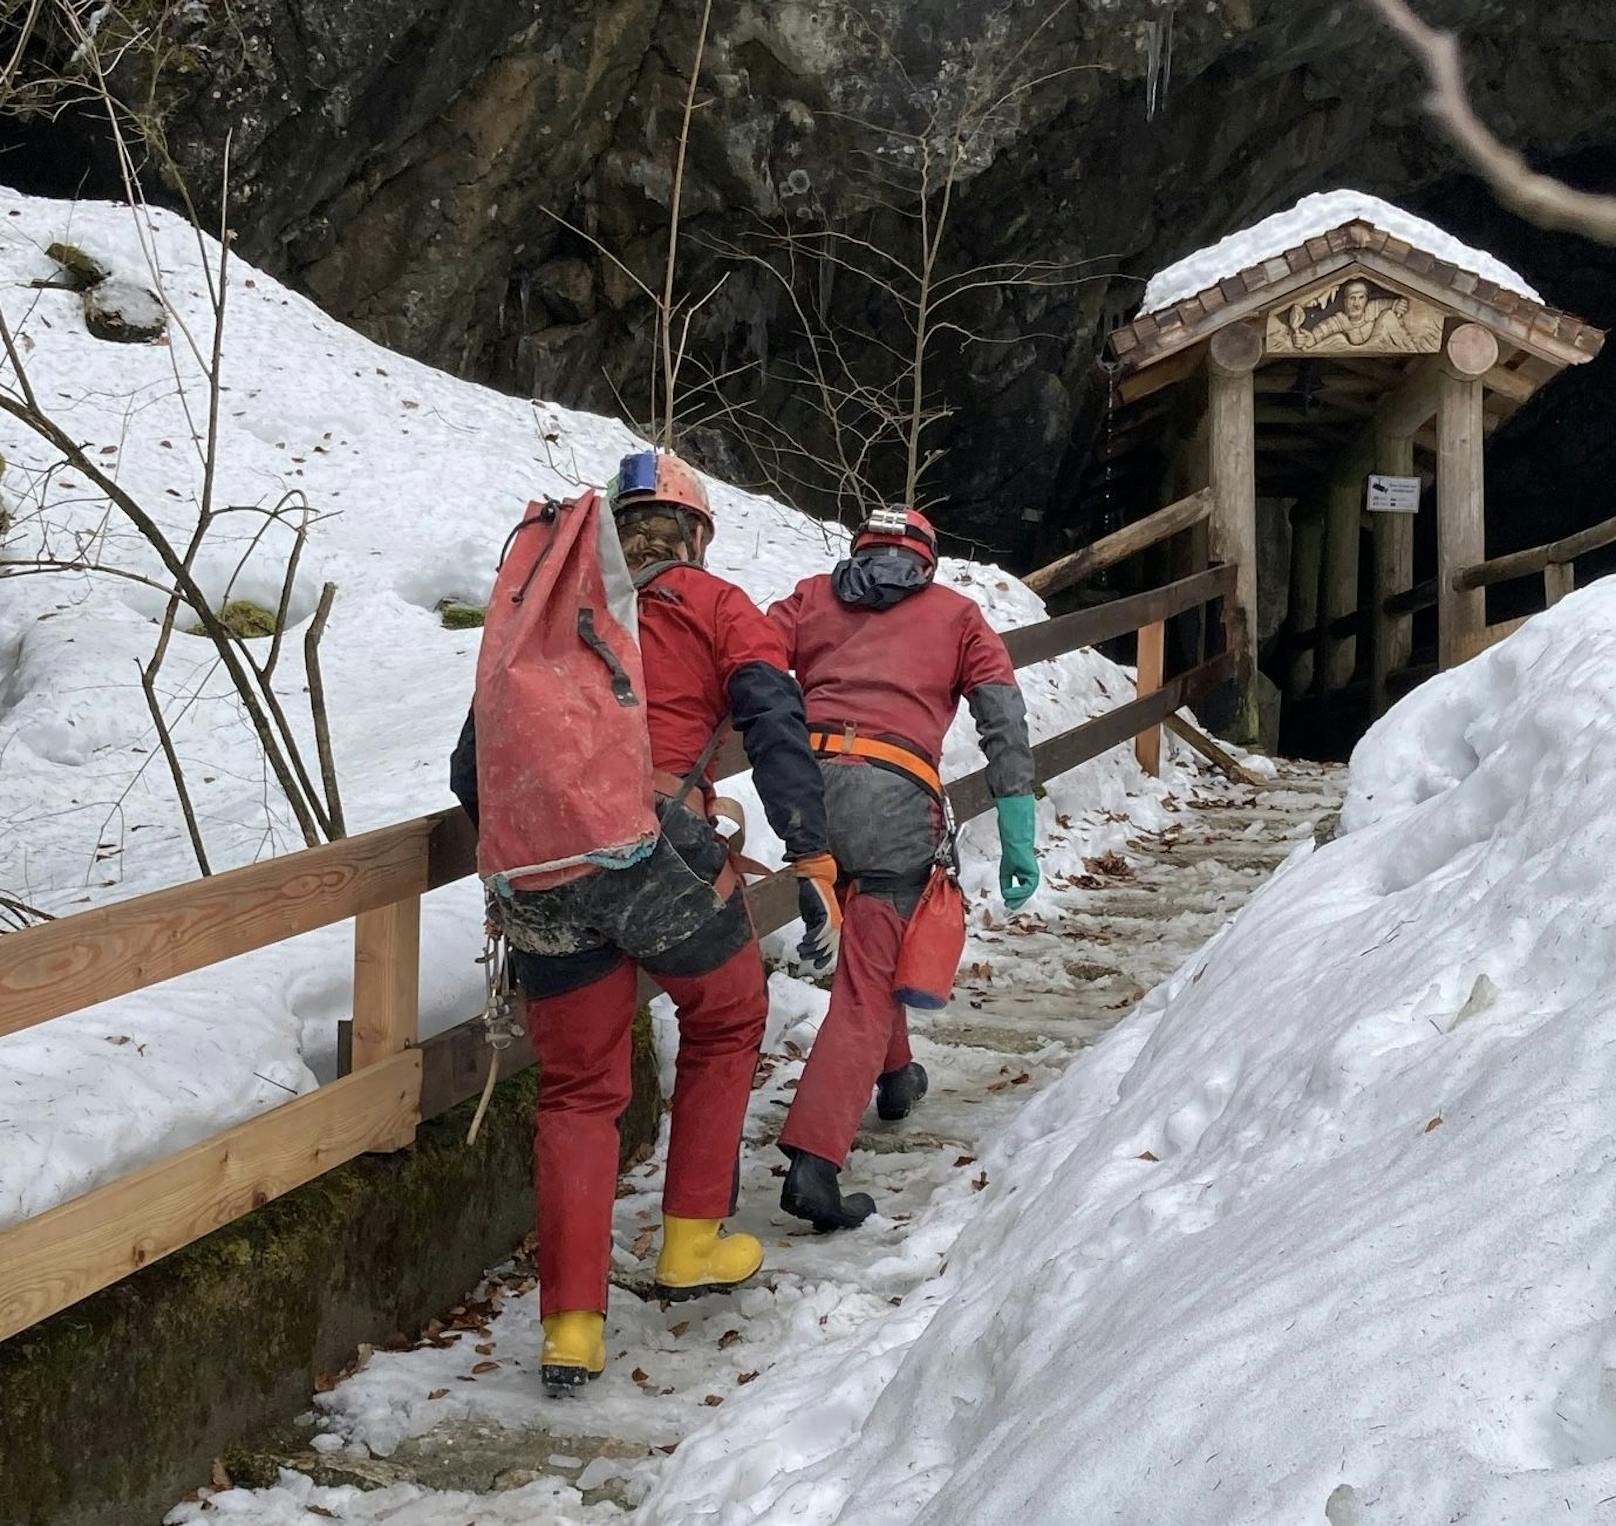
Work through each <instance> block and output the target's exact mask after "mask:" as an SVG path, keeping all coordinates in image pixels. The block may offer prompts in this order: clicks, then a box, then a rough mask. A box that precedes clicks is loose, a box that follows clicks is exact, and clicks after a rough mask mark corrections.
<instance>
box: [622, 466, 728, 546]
mask: <svg viewBox="0 0 1616 1526" xmlns="http://www.w3.org/2000/svg"><path fill="white" fill-rule="evenodd" d="M610 496H611V503H612V513H613V514H624V513H628V512H630V511H632V510H634V509H652V508H658V507H661V506H664V505H665V506H666V507H668V508H671V509H686V510H688V511H689V512H690V513H692V514H694V515H695V516H696V517H697V518H698V519H700V520H701V522H702V523H703V524H704V525H706V526H707V534H708V536H709V537H711V535H712V534H713V531H714V529H715V528H716V526H715V525H714V523H713V511H712V507H711V505H710V504H709V503H708V502H707V489H706V488H705V487H704V486H703V485H702V481H701V478H700V477H699V476H697V475H696V469H695V468H694V467H693V466H691V465H690V464H689V462H687V461H681V460H680V459H679V457H678V456H676V455H674V454H673V453H672V452H671V451H665V450H637V451H634V452H633V453H632V454H630V455H627V456H624V457H623V459H622V461H621V462H620V463H619V464H618V468H617V476H616V478H615V480H614V481H613V482H612V485H611V489H610Z"/></svg>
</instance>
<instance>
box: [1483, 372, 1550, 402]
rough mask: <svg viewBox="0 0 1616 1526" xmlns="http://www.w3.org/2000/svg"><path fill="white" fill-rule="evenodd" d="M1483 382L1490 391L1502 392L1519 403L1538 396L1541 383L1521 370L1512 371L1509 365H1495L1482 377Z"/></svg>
mask: <svg viewBox="0 0 1616 1526" xmlns="http://www.w3.org/2000/svg"><path fill="white" fill-rule="evenodd" d="M1482 382H1483V383H1484V384H1485V385H1486V387H1487V390H1488V391H1489V392H1497V393H1501V394H1502V395H1503V396H1504V397H1506V398H1509V399H1511V400H1512V401H1514V402H1517V403H1524V402H1526V401H1527V400H1528V399H1530V398H1534V397H1536V396H1537V394H1538V390H1539V387H1540V385H1541V384H1540V383H1538V382H1535V381H1533V380H1532V379H1531V377H1529V376H1522V375H1521V373H1520V372H1519V371H1511V370H1510V369H1509V367H1508V366H1494V367H1493V368H1492V370H1490V371H1489V372H1488V373H1487V374H1486V375H1485V376H1484V377H1482Z"/></svg>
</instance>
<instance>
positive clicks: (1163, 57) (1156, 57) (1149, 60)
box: [1145, 0, 1176, 122]
mask: <svg viewBox="0 0 1616 1526" xmlns="http://www.w3.org/2000/svg"><path fill="white" fill-rule="evenodd" d="M1175 4H1176V0H1169V3H1168V6H1167V19H1166V20H1165V21H1162V20H1160V19H1157V20H1154V21H1149V22H1147V23H1146V24H1145V120H1146V121H1147V122H1153V121H1155V119H1156V109H1157V107H1158V106H1164V105H1166V103H1167V87H1168V85H1169V84H1170V83H1171V81H1172V78H1173V15H1174V6H1175Z"/></svg>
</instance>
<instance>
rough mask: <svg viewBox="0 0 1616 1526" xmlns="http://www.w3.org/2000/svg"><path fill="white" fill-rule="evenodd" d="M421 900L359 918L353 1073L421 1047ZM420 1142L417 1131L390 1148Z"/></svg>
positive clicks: (405, 1133) (404, 1134) (405, 1134)
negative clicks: (416, 1135)
mask: <svg viewBox="0 0 1616 1526" xmlns="http://www.w3.org/2000/svg"><path fill="white" fill-rule="evenodd" d="M420 991H421V898H420V896H418V895H412V896H406V897H404V899H403V900H400V901H394V902H393V903H392V904H391V905H388V906H379V907H377V908H376V909H375V910H374V911H365V912H361V913H360V914H359V915H358V916H357V917H355V918H354V998H353V1011H354V1016H353V1069H354V1071H355V1072H356V1073H357V1072H359V1071H361V1070H363V1069H364V1068H365V1066H367V1065H374V1064H375V1063H376V1062H377V1061H378V1060H384V1059H386V1058H387V1057H388V1056H389V1055H394V1054H400V1053H402V1052H403V1051H404V1050H406V1049H413V1048H414V1047H415V1046H416V1045H417V1044H418V1043H419V1042H420V1016H421V1001H420ZM414 1142H415V1129H414V1127H413V1126H411V1127H409V1128H408V1129H407V1130H405V1131H401V1133H400V1136H399V1137H398V1138H397V1139H395V1140H393V1141H392V1142H391V1144H390V1146H383V1148H389V1147H390V1148H392V1149H402V1148H403V1147H404V1146H405V1145H408V1144H413V1143H414Z"/></svg>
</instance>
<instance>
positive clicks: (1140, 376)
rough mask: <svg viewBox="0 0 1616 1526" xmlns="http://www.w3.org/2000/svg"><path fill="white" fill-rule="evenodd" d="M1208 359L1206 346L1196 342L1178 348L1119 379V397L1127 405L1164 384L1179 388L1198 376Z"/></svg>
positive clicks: (1160, 388) (1157, 390) (1148, 394)
mask: <svg viewBox="0 0 1616 1526" xmlns="http://www.w3.org/2000/svg"><path fill="white" fill-rule="evenodd" d="M1205 359H1206V347H1205V345H1200V344H1192V345H1191V346H1190V347H1189V348H1188V349H1184V350H1178V351H1175V352H1174V353H1172V354H1170V355H1166V356H1164V357H1163V358H1162V359H1160V360H1155V361H1152V362H1151V363H1150V364H1149V365H1148V366H1146V367H1145V368H1144V370H1142V371H1136V372H1134V374H1133V375H1132V376H1129V377H1126V378H1124V379H1123V380H1122V381H1120V382H1118V383H1117V397H1118V398H1119V399H1120V400H1121V401H1122V402H1123V403H1125V404H1126V403H1137V402H1138V401H1139V400H1140V399H1141V398H1146V397H1149V396H1151V395H1152V394H1153V393H1156V392H1160V391H1161V390H1162V388H1164V387H1176V386H1177V385H1178V383H1179V382H1181V381H1188V380H1189V379H1190V377H1192V376H1194V375H1195V373H1196V372H1197V371H1199V370H1200V369H1201V362H1202V361H1203V360H1205Z"/></svg>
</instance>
